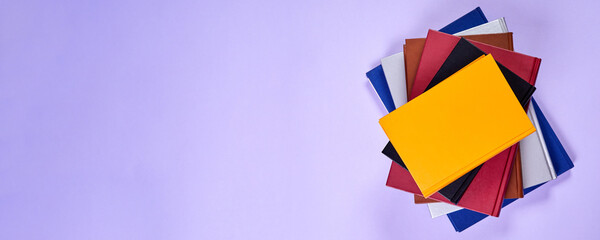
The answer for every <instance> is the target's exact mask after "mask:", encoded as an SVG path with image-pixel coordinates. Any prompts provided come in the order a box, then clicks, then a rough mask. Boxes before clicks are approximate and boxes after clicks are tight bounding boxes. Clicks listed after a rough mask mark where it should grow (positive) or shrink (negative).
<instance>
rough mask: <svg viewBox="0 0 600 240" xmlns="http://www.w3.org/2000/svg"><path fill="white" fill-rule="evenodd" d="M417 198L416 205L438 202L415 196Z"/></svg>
mask: <svg viewBox="0 0 600 240" xmlns="http://www.w3.org/2000/svg"><path fill="white" fill-rule="evenodd" d="M414 196H415V203H416V204H422V203H434V202H438V201H436V200H433V199H429V198H425V197H423V196H420V195H414Z"/></svg>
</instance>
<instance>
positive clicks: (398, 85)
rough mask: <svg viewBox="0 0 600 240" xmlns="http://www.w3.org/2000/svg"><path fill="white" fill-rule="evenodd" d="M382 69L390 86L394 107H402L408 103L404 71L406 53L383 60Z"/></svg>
mask: <svg viewBox="0 0 600 240" xmlns="http://www.w3.org/2000/svg"><path fill="white" fill-rule="evenodd" d="M381 67H382V68H383V73H384V75H385V79H386V82H387V84H388V87H389V90H390V94H391V96H392V100H393V101H394V106H395V107H396V108H397V107H400V106H402V105H404V104H405V103H406V98H407V96H406V80H405V76H406V74H405V70H404V53H402V52H400V53H396V54H394V55H391V56H388V57H384V58H382V59H381Z"/></svg>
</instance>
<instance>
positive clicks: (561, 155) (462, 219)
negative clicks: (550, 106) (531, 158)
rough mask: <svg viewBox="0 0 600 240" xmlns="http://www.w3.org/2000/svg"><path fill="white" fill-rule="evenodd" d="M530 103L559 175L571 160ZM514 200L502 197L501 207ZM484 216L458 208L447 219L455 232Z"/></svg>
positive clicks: (540, 113)
mask: <svg viewBox="0 0 600 240" xmlns="http://www.w3.org/2000/svg"><path fill="white" fill-rule="evenodd" d="M531 104H533V108H534V110H535V113H536V114H537V117H538V122H539V123H540V128H541V130H542V134H543V136H544V141H546V146H547V148H548V152H549V153H550V158H551V160H552V165H553V166H554V170H555V171H556V174H557V175H558V176H560V175H561V174H563V173H565V172H567V171H568V170H569V169H571V168H573V166H574V165H573V162H572V161H571V158H570V157H569V155H568V154H567V151H565V148H564V147H563V146H562V144H561V143H560V140H559V139H558V137H557V136H556V134H555V133H554V130H552V127H551V126H550V123H548V120H547V119H546V117H545V116H544V113H542V110H541V109H540V107H539V106H538V104H537V102H536V101H535V99H533V98H532V101H531ZM542 185H544V183H542V184H540V185H537V186H533V187H530V188H526V189H524V190H523V193H524V194H525V196H527V194H528V193H530V192H531V191H533V190H535V189H537V188H539V187H540V186H542ZM516 200H518V198H516V199H504V202H503V203H502V207H503V208H504V207H506V206H507V205H509V204H511V203H513V202H514V201H516ZM486 217H488V215H485V214H482V213H478V212H475V211H471V210H467V209H462V210H458V211H456V212H453V213H449V214H448V219H450V222H451V223H452V225H453V226H454V229H455V230H456V231H457V232H462V231H464V230H465V229H467V228H469V227H471V226H473V225H475V224H476V223H478V222H479V221H481V220H483V219H485V218H486Z"/></svg>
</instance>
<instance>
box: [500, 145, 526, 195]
mask: <svg viewBox="0 0 600 240" xmlns="http://www.w3.org/2000/svg"><path fill="white" fill-rule="evenodd" d="M504 198H505V199H510V198H523V175H522V173H521V151H520V150H519V149H517V153H516V154H515V160H514V162H513V165H512V170H511V172H510V179H509V180H508V186H507V187H506V194H504Z"/></svg>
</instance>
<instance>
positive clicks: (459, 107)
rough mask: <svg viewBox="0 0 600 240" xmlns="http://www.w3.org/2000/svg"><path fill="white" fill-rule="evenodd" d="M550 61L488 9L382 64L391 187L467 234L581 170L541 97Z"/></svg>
mask: <svg viewBox="0 0 600 240" xmlns="http://www.w3.org/2000/svg"><path fill="white" fill-rule="evenodd" d="M540 62H541V59H539V58H536V57H533V56H528V55H525V54H522V53H518V52H515V51H514V49H513V35H512V32H509V31H508V28H507V26H506V22H505V20H504V18H499V19H496V20H494V21H488V20H487V19H486V17H485V15H484V14H483V12H482V10H481V9H480V8H479V7H478V8H476V9H474V10H473V11H471V12H469V13H467V14H466V15H464V16H462V17H460V18H459V19H457V20H455V21H454V22H452V23H450V24H448V25H447V26H445V27H443V28H441V29H440V30H439V31H435V30H429V32H428V33H427V37H426V38H416V39H406V41H405V44H404V52H401V53H397V54H394V55H391V56H388V57H384V58H382V59H381V65H379V66H377V67H375V68H374V69H372V70H371V71H369V72H367V77H368V78H369V81H370V82H371V83H372V85H373V88H374V90H375V91H376V93H377V95H378V96H379V98H380V99H381V101H382V102H383V104H384V106H385V108H386V109H387V111H388V112H389V114H387V115H385V116H384V117H382V118H381V119H380V120H379V123H380V125H381V127H382V129H383V130H384V132H385V134H386V135H387V136H388V138H389V140H390V141H389V142H388V144H387V145H386V146H385V147H384V148H383V151H382V153H383V154H385V155H386V156H387V157H389V158H390V159H391V160H392V165H391V169H390V172H389V175H388V179H387V184H386V185H387V186H389V187H392V188H395V189H399V190H403V191H405V192H408V193H411V194H414V201H415V203H416V204H428V207H429V210H430V214H431V216H432V217H434V218H435V217H439V216H443V215H447V216H448V218H449V219H450V222H451V223H452V225H453V226H454V228H455V229H456V231H459V232H460V231H463V230H465V229H467V228H469V227H470V226H472V225H474V224H476V223H477V222H479V221H481V220H483V219H484V218H486V217H487V216H492V217H498V216H499V215H500V210H501V209H502V208H503V207H505V206H507V205H508V204H510V203H512V202H514V201H515V200H517V199H519V198H523V197H524V196H526V195H527V194H528V193H529V192H531V191H533V190H535V189H537V188H539V187H540V186H541V185H543V184H544V183H546V182H548V181H551V180H553V179H556V178H557V176H560V175H561V174H563V173H565V172H566V171H568V170H569V169H571V168H573V163H572V161H571V159H570V158H569V156H568V155H567V153H566V151H565V149H564V148H563V146H562V145H561V143H560V141H559V139H558V137H557V136H556V134H555V133H554V131H553V130H552V127H551V126H550V124H549V123H548V121H547V119H546V118H545V117H544V114H543V112H542V110H541V109H540V107H539V105H538V104H537V103H536V101H535V100H534V99H533V98H532V94H533V93H534V91H535V90H536V88H535V83H536V79H537V75H538V71H539V68H540Z"/></svg>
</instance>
